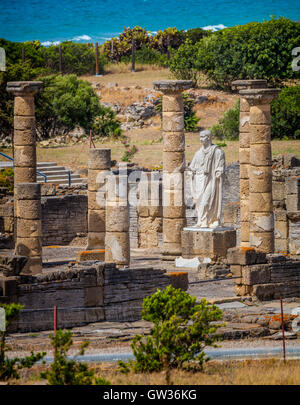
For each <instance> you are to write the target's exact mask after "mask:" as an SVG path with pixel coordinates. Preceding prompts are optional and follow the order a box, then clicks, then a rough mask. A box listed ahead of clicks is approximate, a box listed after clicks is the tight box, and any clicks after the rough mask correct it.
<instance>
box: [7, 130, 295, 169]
mask: <svg viewBox="0 0 300 405" xmlns="http://www.w3.org/2000/svg"><path fill="white" fill-rule="evenodd" d="M157 125H158V126H157V127H156V128H153V127H151V128H149V129H147V128H145V129H137V130H132V131H130V132H128V133H127V134H126V133H125V134H126V135H127V136H128V138H129V140H130V141H131V144H132V145H133V144H134V145H136V147H137V148H138V152H137V153H136V155H135V156H134V158H133V162H135V163H137V164H138V165H139V166H143V167H147V168H149V169H151V168H153V167H154V166H158V165H161V164H162V138H161V137H162V134H161V131H160V127H159V122H157ZM217 142H218V141H215V143H217ZM226 145H227V146H226V147H223V148H222V149H223V150H224V152H225V157H226V162H227V163H231V162H237V161H238V158H239V142H238V141H227V142H226ZM96 147H98V148H101V147H105V148H111V151H112V159H114V160H117V161H120V160H121V157H122V155H123V153H124V150H125V149H124V145H123V144H122V143H121V140H103V141H102V142H100V141H99V142H96ZM199 147H200V144H199V135H198V133H187V134H186V161H187V162H190V161H191V160H192V158H193V156H194V154H195V152H196V151H197V150H198V149H199ZM88 149H89V146H88V142H86V143H85V144H78V145H72V146H64V147H51V148H50V147H49V148H41V147H40V146H38V147H37V158H38V161H39V162H47V161H48V162H56V163H57V164H58V165H62V166H66V167H69V168H72V169H73V170H75V169H78V168H83V167H87V161H88ZM272 150H273V155H274V156H276V155H279V154H285V153H293V154H295V155H296V156H298V157H300V141H272ZM3 151H4V153H7V154H8V155H11V154H12V151H11V149H4V150H3ZM0 160H5V159H4V158H2V157H1V158H0Z"/></svg>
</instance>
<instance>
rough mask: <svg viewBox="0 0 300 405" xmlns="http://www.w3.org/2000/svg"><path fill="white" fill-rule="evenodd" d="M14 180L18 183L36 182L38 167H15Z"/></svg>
mask: <svg viewBox="0 0 300 405" xmlns="http://www.w3.org/2000/svg"><path fill="white" fill-rule="evenodd" d="M14 182H15V184H18V183H35V182H36V169H35V168H34V167H26V168H24V167H15V168H14Z"/></svg>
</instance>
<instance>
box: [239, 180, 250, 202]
mask: <svg viewBox="0 0 300 405" xmlns="http://www.w3.org/2000/svg"><path fill="white" fill-rule="evenodd" d="M240 196H241V199H242V200H245V199H248V197H249V180H248V179H247V180H246V179H240Z"/></svg>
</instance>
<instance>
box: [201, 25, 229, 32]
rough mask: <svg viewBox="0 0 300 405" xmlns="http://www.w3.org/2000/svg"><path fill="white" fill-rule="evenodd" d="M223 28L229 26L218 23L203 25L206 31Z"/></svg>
mask: <svg viewBox="0 0 300 405" xmlns="http://www.w3.org/2000/svg"><path fill="white" fill-rule="evenodd" d="M223 28H227V27H226V25H223V24H217V25H207V26H206V27H202V29H203V30H205V31H208V30H211V31H212V32H215V31H219V30H222V29H223Z"/></svg>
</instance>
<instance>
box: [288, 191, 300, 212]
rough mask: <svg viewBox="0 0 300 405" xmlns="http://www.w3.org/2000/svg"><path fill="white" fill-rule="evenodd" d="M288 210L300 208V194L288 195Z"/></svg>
mask: <svg viewBox="0 0 300 405" xmlns="http://www.w3.org/2000/svg"><path fill="white" fill-rule="evenodd" d="M286 210H287V211H299V210H300V194H288V195H287V196H286Z"/></svg>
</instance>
